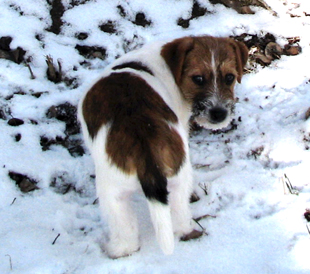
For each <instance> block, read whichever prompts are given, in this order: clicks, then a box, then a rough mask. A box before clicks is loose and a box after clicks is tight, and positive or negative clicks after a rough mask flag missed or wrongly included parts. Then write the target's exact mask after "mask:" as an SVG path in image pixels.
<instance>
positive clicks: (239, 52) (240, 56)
mask: <svg viewBox="0 0 310 274" xmlns="http://www.w3.org/2000/svg"><path fill="white" fill-rule="evenodd" d="M232 46H233V48H234V50H235V54H236V61H237V72H238V77H237V81H238V82H239V83H241V78H242V75H243V68H244V66H245V64H246V62H247V61H248V57H249V50H248V48H247V46H246V45H245V44H243V43H242V42H238V41H234V40H232Z"/></svg>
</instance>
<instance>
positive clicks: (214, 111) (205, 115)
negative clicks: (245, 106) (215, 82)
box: [192, 100, 234, 129]
mask: <svg viewBox="0 0 310 274" xmlns="http://www.w3.org/2000/svg"><path fill="white" fill-rule="evenodd" d="M233 113H234V102H232V101H227V102H217V103H216V104H214V103H213V102H212V101H210V100H203V101H199V102H196V103H194V105H193V115H192V118H193V119H194V120H195V121H196V122H197V123H198V124H199V125H200V126H203V127H205V128H208V129H220V128H224V127H227V126H228V125H229V123H230V121H231V119H232V115H233Z"/></svg>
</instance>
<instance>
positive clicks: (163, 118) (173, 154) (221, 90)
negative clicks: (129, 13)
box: [79, 37, 247, 258]
mask: <svg viewBox="0 0 310 274" xmlns="http://www.w3.org/2000/svg"><path fill="white" fill-rule="evenodd" d="M223 51H225V56H224V57H223V58H222V57H221V54H223ZM241 55H242V56H241ZM246 59H247V53H246V50H245V48H244V46H243V45H242V44H239V43H236V42H234V41H233V40H230V39H223V38H212V37H185V38H182V39H177V40H174V41H172V42H170V43H156V44H153V45H150V46H146V47H143V48H142V49H140V50H137V51H134V52H131V53H129V54H126V55H124V56H123V57H121V58H119V59H118V60H116V61H115V62H114V63H113V64H111V65H110V66H109V67H107V68H106V69H105V71H104V72H103V74H102V76H101V77H100V79H98V81H97V82H96V83H95V84H94V85H93V86H92V87H91V88H90V89H89V90H88V91H87V92H86V94H85V96H84V97H83V98H82V99H81V101H80V105H79V119H80V121H81V124H82V129H83V133H84V136H85V139H86V141H87V143H88V146H89V149H90V151H91V154H92V156H93V159H94V163H95V167H96V187H97V194H98V197H99V201H100V206H101V208H102V211H103V212H104V213H105V214H106V215H107V218H108V222H109V227H110V239H109V242H108V245H107V252H108V254H109V256H110V257H112V258H118V257H122V256H126V255H129V254H131V253H133V252H135V251H137V250H138V249H139V247H140V245H139V236H138V223H137V218H136V216H135V214H134V211H133V210H132V209H131V207H130V197H131V195H132V193H134V192H135V191H137V190H138V189H141V188H142V190H143V191H144V193H145V195H146V197H147V201H148V206H149V210H150V215H151V220H152V223H153V226H154V230H155V234H156V238H157V240H158V243H159V245H160V247H161V249H162V250H163V252H164V253H165V254H171V253H172V252H173V249H174V235H176V236H178V237H179V238H183V239H190V238H193V237H198V236H200V235H201V233H192V232H193V231H194V227H193V223H192V217H191V212H190V207H189V198H190V194H191V192H192V168H191V164H190V159H189V149H188V121H189V119H190V117H191V115H192V114H194V118H195V119H196V120H197V122H198V123H200V124H202V125H209V126H216V125H217V127H218V126H224V125H227V123H228V122H229V121H230V119H231V114H232V110H233V101H234V97H233V84H234V83H233V84H231V85H229V86H228V85H224V84H222V82H223V79H224V78H225V77H226V76H225V75H227V73H233V75H234V76H235V78H236V79H237V80H238V81H239V82H240V80H241V76H242V68H243V66H244V64H245V62H246ZM223 73H225V74H224V75H223ZM197 74H199V75H203V77H204V78H207V77H209V79H208V80H210V83H209V82H208V83H207V84H205V85H204V87H203V86H201V85H200V86H199V87H198V86H197V85H196V84H195V83H193V81H192V78H193V75H197ZM223 77H224V78H223ZM226 78H227V77H226ZM226 78H225V79H226ZM225 81H226V82H227V79H226V80H225ZM234 82H235V81H234ZM212 111H213V112H214V113H212ZM210 115H211V116H210ZM210 117H211V118H210ZM214 117H215V119H214ZM212 119H213V120H212ZM194 235H195V236H194Z"/></svg>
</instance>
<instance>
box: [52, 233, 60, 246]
mask: <svg viewBox="0 0 310 274" xmlns="http://www.w3.org/2000/svg"><path fill="white" fill-rule="evenodd" d="M59 236H60V233H58V235H57V237H56V238H55V240H54V241H53V242H52V245H54V244H55V243H56V241H57V239H58V238H59Z"/></svg>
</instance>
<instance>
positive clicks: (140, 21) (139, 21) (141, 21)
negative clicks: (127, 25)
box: [133, 12, 152, 27]
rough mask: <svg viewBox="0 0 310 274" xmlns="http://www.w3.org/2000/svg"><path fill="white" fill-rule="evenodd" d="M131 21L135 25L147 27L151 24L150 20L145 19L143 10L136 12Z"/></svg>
mask: <svg viewBox="0 0 310 274" xmlns="http://www.w3.org/2000/svg"><path fill="white" fill-rule="evenodd" d="M133 23H134V24H135V25H137V26H142V27H148V26H150V25H151V24H152V21H150V20H147V19H146V17H145V14H144V13H143V12H138V13H137V14H136V18H135V21H133Z"/></svg>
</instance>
